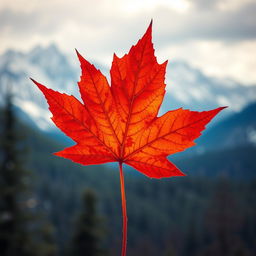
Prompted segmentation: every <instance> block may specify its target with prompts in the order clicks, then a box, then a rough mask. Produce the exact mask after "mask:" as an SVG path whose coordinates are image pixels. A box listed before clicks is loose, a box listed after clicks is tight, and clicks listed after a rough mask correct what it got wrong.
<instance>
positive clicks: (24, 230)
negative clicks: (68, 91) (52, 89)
mask: <svg viewBox="0 0 256 256" xmlns="http://www.w3.org/2000/svg"><path fill="white" fill-rule="evenodd" d="M1 96H2V95H1ZM3 100H4V103H5V106H4V108H3V110H2V112H1V115H0V135H1V136H0V255H1V256H16V255H17V256H18V255H19V256H30V255H31V256H41V255H43V256H54V255H55V254H56V248H55V244H54V242H53V241H49V232H48V233H47V236H45V234H46V231H45V230H44V227H42V226H45V227H46V226H48V227H50V226H49V225H50V224H49V223H47V221H43V222H42V218H41V217H40V216H39V215H38V214H37V213H36V212H35V211H33V212H32V210H31V208H34V207H31V203H32V202H35V201H36V200H35V199H34V198H33V197H32V193H31V192H30V187H29V181H30V180H31V174H30V172H28V171H27V170H26V169H25V168H24V158H25V157H24V155H25V152H24V151H25V150H24V147H23V146H22V145H24V142H23V140H21V138H20V134H21V133H20V129H19V126H20V124H19V122H18V121H17V120H16V118H15V114H14V109H13V105H12V95H11V93H10V92H9V90H8V89H7V93H6V94H5V96H4V97H3ZM33 204H34V203H33ZM41 223H43V224H41ZM40 229H41V230H40ZM41 252H45V253H44V254H42V253H41Z"/></svg>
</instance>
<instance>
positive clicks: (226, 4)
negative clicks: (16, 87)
mask: <svg viewBox="0 0 256 256" xmlns="http://www.w3.org/2000/svg"><path fill="white" fill-rule="evenodd" d="M255 13H256V0H130V1H125V0H72V1H69V0H45V1H41V0H38V1H37V0H12V1H10V0H1V1H0V53H2V52H4V51H5V50H6V49H8V48H15V49H18V50H26V51H27V50H29V49H30V48H31V47H33V46H35V45H37V44H41V45H48V44H49V43H52V42H55V43H56V44H58V45H59V47H60V48H61V49H62V50H63V51H64V52H66V53H67V54H69V55H71V53H72V54H73V56H74V48H77V49H78V50H79V51H80V52H81V53H82V55H84V56H85V57H86V58H89V59H91V60H92V59H93V60H95V61H97V62H102V63H103V64H105V65H108V66H109V65H110V64H111V60H112V56H113V52H116V53H117V55H122V54H123V53H125V52H127V51H128V50H129V48H130V46H131V45H132V44H134V43H136V41H137V40H138V39H139V38H140V37H141V36H142V34H143V33H144V32H145V30H146V28H147V26H148V24H149V22H150V20H151V18H153V41H154V45H155V49H156V54H157V56H158V60H159V61H160V62H162V61H164V60H166V59H168V60H169V62H171V61H173V60H175V59H183V60H186V61H188V62H189V63H191V64H192V65H194V66H195V67H199V68H200V69H202V70H203V71H204V72H206V73H207V74H209V75H213V76H217V77H228V78H232V79H235V80H238V81H241V82H243V83H245V84H248V85H249V84H253V83H255V84H256V15H255Z"/></svg>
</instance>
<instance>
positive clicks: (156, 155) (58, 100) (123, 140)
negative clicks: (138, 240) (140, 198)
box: [33, 22, 223, 255]
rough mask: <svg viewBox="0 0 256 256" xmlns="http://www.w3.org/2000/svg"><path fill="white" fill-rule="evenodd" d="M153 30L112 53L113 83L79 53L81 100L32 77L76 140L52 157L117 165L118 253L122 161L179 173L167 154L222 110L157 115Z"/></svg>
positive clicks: (153, 171)
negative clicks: (124, 51) (126, 48)
mask: <svg viewBox="0 0 256 256" xmlns="http://www.w3.org/2000/svg"><path fill="white" fill-rule="evenodd" d="M151 34H152V22H151V24H150V25H149V27H148V29H147V31H146V33H145V34H144V36H143V37H142V39H140V40H139V41H138V43H137V44H136V45H135V46H132V48H131V49H130V51H129V53H128V54H125V55H124V56H123V57H122V58H118V57H117V56H116V55H114V59H113V63H112V67H111V71H110V74H111V87H110V86H109V84H108V81H107V79H106V77H105V76H104V75H103V74H102V73H101V72H100V70H98V69H96V68H95V67H94V66H93V65H92V64H90V63H89V62H88V61H87V60H85V59H84V58H83V57H82V56H81V55H80V54H79V53H78V52H77V55H78V58H79V60H80V63H81V69H82V75H81V80H80V82H78V86H79V90H80V93H81V98H82V101H83V103H81V102H80V101H79V100H77V99H76V98H75V97H74V96H69V95H67V94H62V93H59V92H57V91H54V90H52V89H48V88H46V87H45V86H43V85H42V84H39V83H37V82H36V81H34V80H33V82H34V83H35V84H36V85H37V86H38V87H39V89H40V90H41V91H42V92H43V94H44V96H45V97H46V99H47V101H48V104H49V108H50V111H51V112H52V114H53V117H52V120H53V122H54V123H55V125H56V126H57V127H58V128H59V129H60V130H62V131H63V132H64V133H65V134H66V135H67V136H69V137H70V138H71V139H73V140H74V141H75V142H76V145H74V146H72V147H69V148H66V149H64V150H63V151H60V152H58V153H55V154H56V155H58V156H61V157H65V158H68V159H71V160H72V161H74V162H77V163H80V164H83V165H90V164H102V163H107V162H118V163H119V165H120V180H121V188H122V190H121V192H122V199H123V200H122V202H123V215H124V223H123V224H124V237H123V250H122V255H125V251H126V204H125V192H124V179H123V171H122V164H123V163H125V164H128V165H130V166H132V167H134V168H135V169H137V170H138V171H140V172H142V173H143V174H145V175H147V176H148V177H151V178H163V177H171V176H183V175H184V174H183V173H182V172H181V171H180V170H179V169H178V168H177V167H176V166H175V165H174V164H173V163H171V162H170V161H169V160H168V159H167V156H168V155H171V154H174V153H177V152H180V151H183V150H184V149H186V148H188V147H191V146H193V145H195V143H194V140H195V139H196V138H198V137H199V136H200V135H201V131H203V130H204V129H205V125H206V124H207V123H209V122H210V121H211V119H212V118H213V117H214V116H215V115H216V114H217V113H219V112H220V111H221V110H222V109H223V107H221V108H217V109H214V110H210V111H203V112H197V111H190V110H184V109H182V108H179V109H176V110H172V111H168V112H167V113H165V114H164V115H162V116H160V117H158V116H157V114H158V111H159V108H160V106H161V104H162V101H163V98H164V94H165V83H164V79H165V70H166V65H167V61H166V62H164V63H163V64H158V62H157V60H156V57H155V56H154V48H153V44H152V41H151V39H152V35H151Z"/></svg>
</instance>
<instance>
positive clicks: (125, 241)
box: [119, 162, 128, 256]
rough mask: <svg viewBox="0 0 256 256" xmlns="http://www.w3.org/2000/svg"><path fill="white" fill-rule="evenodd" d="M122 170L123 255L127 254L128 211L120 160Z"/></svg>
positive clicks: (120, 164)
mask: <svg viewBox="0 0 256 256" xmlns="http://www.w3.org/2000/svg"><path fill="white" fill-rule="evenodd" d="M119 170H120V189H121V198H122V213H123V241H122V254H121V256H126V247H127V220H128V218H127V211H126V196H125V186H124V173H123V165H122V162H119Z"/></svg>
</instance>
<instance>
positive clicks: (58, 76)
mask: <svg viewBox="0 0 256 256" xmlns="http://www.w3.org/2000/svg"><path fill="white" fill-rule="evenodd" d="M74 54H75V53H74ZM94 64H95V63H94ZM95 66H96V67H97V68H99V69H101V70H102V72H103V73H104V74H105V75H106V76H107V78H109V75H108V73H107V72H108V71H107V70H108V69H107V67H105V66H103V65H98V64H97V63H96V65H95ZM79 74H80V67H79V64H78V62H77V63H73V62H72V60H71V59H69V58H68V57H67V56H65V54H63V53H62V52H61V51H60V49H59V48H58V47H57V46H56V45H54V44H52V45H49V46H48V47H41V46H37V47H35V48H33V49H32V50H30V51H28V52H18V51H15V50H8V51H6V52H5V53H3V54H2V55H1V56H0V84H1V90H2V91H4V87H5V86H11V87H12V90H13V94H14V95H15V101H14V103H15V105H16V107H17V111H18V112H19V116H20V117H22V118H23V119H24V120H25V121H26V122H30V124H31V125H33V126H35V127H37V128H39V129H40V130H44V131H46V132H48V133H56V129H55V127H54V126H53V124H52V123H51V121H50V113H49V111H48V106H47V104H46V102H45V99H44V98H43V96H42V94H41V93H40V92H39V90H38V89H37V88H36V87H35V86H34V84H33V83H32V82H31V81H30V80H29V77H32V78H34V79H35V80H37V81H38V82H41V83H43V84H44V85H46V86H48V87H50V88H53V89H55V90H58V91H60V92H66V93H67V94H73V95H75V96H76V97H78V98H80V96H79V93H78V88H77V85H76V82H77V81H78V80H79ZM166 83H167V87H166V95H165V99H164V102H163V105H162V108H161V109H160V114H162V113H164V112H166V111H168V110H170V109H175V108H179V107H181V106H182V107H183V108H189V109H192V110H208V109H211V108H216V107H218V106H224V105H225V106H229V108H228V110H226V111H225V112H223V114H221V115H220V116H222V117H224V116H226V115H228V114H231V113H234V112H239V111H240V110H242V109H243V108H244V107H245V106H246V105H248V104H250V103H252V102H254V101H256V85H255V86H246V85H244V84H240V83H237V82H235V81H232V80H230V79H222V80H221V79H217V78H213V77H209V76H207V75H205V74H204V73H203V72H202V71H200V70H198V69H195V68H193V67H192V66H190V65H189V64H188V63H185V62H183V61H178V60H176V61H169V64H168V66H167V72H166ZM3 94H4V93H3V92H1V91H0V95H3ZM0 101H1V99H0Z"/></svg>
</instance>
